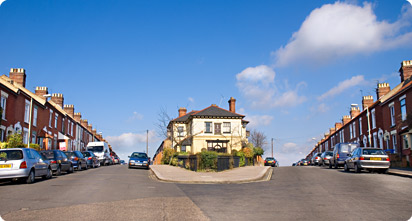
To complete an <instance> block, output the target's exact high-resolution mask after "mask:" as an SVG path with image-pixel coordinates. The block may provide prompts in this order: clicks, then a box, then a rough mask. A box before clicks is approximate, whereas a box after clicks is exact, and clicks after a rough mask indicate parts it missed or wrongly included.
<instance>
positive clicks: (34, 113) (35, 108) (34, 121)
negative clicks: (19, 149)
mask: <svg viewBox="0 0 412 221" xmlns="http://www.w3.org/2000/svg"><path fill="white" fill-rule="evenodd" d="M33 126H37V107H36V106H35V107H34V109H33Z"/></svg>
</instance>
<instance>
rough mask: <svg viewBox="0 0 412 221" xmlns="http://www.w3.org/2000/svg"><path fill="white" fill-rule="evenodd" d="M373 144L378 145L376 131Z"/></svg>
mask: <svg viewBox="0 0 412 221" xmlns="http://www.w3.org/2000/svg"><path fill="white" fill-rule="evenodd" d="M373 146H374V147H378V135H377V134H376V133H374V134H373Z"/></svg>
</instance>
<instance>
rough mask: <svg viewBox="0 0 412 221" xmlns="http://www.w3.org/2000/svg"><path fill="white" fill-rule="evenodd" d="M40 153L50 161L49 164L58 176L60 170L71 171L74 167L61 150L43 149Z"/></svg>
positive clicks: (60, 172)
mask: <svg viewBox="0 0 412 221" xmlns="http://www.w3.org/2000/svg"><path fill="white" fill-rule="evenodd" d="M40 154H41V155H42V156H43V157H45V158H46V159H48V160H49V161H50V166H51V168H52V171H53V173H54V174H55V175H57V176H60V175H61V174H62V171H64V172H67V173H73V171H74V167H73V164H72V162H71V161H70V160H69V159H67V156H66V155H65V154H64V153H63V152H62V151H61V150H43V151H40Z"/></svg>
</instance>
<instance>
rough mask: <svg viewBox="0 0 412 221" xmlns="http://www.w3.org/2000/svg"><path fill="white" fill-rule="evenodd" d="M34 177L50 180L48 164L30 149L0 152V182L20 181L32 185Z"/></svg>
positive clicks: (3, 150) (50, 174)
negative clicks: (6, 180) (8, 180)
mask: <svg viewBox="0 0 412 221" xmlns="http://www.w3.org/2000/svg"><path fill="white" fill-rule="evenodd" d="M35 177H43V179H50V178H51V177H52V170H51V167H50V162H49V161H48V160H47V159H45V158H44V157H43V156H41V155H40V154H39V153H38V152H37V151H36V150H34V149H31V148H10V149H1V150H0V180H2V179H14V180H17V179H19V180H21V181H24V182H25V183H27V184H30V183H34V182H35Z"/></svg>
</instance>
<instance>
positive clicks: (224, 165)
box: [177, 155, 240, 172]
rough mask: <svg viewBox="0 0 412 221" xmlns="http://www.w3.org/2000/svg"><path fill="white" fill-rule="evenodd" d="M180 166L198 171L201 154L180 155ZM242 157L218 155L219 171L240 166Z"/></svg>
mask: <svg viewBox="0 0 412 221" xmlns="http://www.w3.org/2000/svg"><path fill="white" fill-rule="evenodd" d="M177 162H178V164H177V165H178V166H179V167H181V168H186V169H190V170H192V171H197V170H198V168H199V162H200V160H199V156H197V155H190V156H189V155H179V156H178V157H177ZM239 163H240V157H237V156H218V157H217V171H218V172H220V171H224V170H228V169H232V168H236V167H239Z"/></svg>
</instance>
